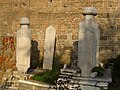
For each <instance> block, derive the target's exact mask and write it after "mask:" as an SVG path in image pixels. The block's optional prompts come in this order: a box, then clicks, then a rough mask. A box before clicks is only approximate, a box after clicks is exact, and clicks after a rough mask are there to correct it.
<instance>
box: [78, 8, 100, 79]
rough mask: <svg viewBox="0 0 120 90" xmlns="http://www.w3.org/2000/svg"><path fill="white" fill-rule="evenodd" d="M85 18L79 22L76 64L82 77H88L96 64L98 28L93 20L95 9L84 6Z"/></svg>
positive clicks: (95, 13)
mask: <svg viewBox="0 0 120 90" xmlns="http://www.w3.org/2000/svg"><path fill="white" fill-rule="evenodd" d="M83 15H84V16H85V19H84V20H83V21H82V22H80V23H79V38H78V66H79V68H80V69H81V75H82V76H83V77H90V76H91V71H92V69H93V68H94V67H95V66H96V65H98V63H99V62H98V54H99V37H100V30H99V27H98V24H97V23H96V22H95V20H94V16H95V15H97V10H96V8H94V7H85V8H84V12H83Z"/></svg>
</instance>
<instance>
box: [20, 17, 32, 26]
mask: <svg viewBox="0 0 120 90" xmlns="http://www.w3.org/2000/svg"><path fill="white" fill-rule="evenodd" d="M20 24H21V25H29V24H30V21H29V19H28V18H26V17H24V18H21V20H20Z"/></svg>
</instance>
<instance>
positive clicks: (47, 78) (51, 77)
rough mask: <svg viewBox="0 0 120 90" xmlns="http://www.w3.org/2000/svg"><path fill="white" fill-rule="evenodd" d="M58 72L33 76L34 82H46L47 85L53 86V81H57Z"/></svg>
mask: <svg viewBox="0 0 120 90" xmlns="http://www.w3.org/2000/svg"><path fill="white" fill-rule="evenodd" d="M58 74H59V70H57V69H56V70H55V69H54V70H52V71H46V72H43V73H40V74H36V75H34V76H33V79H34V80H37V81H42V82H46V83H49V84H55V81H56V80H57V79H58Z"/></svg>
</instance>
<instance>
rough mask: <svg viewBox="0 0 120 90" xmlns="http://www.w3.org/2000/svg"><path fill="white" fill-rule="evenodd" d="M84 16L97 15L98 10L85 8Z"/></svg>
mask: <svg viewBox="0 0 120 90" xmlns="http://www.w3.org/2000/svg"><path fill="white" fill-rule="evenodd" d="M83 15H94V16H95V15H97V10H96V8H95V7H84V8H83Z"/></svg>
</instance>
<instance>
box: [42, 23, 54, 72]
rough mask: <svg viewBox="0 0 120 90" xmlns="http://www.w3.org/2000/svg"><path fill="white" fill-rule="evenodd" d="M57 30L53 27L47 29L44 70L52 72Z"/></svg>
mask: <svg viewBox="0 0 120 90" xmlns="http://www.w3.org/2000/svg"><path fill="white" fill-rule="evenodd" d="M55 34H56V29H55V28H54V27H53V26H52V25H51V26H49V27H48V28H47V29H46V35H45V47H44V60H43V69H48V70H52V64H53V55H54V45H55Z"/></svg>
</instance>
